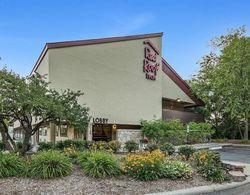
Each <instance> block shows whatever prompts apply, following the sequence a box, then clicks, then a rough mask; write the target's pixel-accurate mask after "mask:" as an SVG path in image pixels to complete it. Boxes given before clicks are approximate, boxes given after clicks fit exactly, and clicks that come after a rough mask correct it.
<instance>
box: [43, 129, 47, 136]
mask: <svg viewBox="0 0 250 195" xmlns="http://www.w3.org/2000/svg"><path fill="white" fill-rule="evenodd" d="M43 136H47V128H44V129H43Z"/></svg>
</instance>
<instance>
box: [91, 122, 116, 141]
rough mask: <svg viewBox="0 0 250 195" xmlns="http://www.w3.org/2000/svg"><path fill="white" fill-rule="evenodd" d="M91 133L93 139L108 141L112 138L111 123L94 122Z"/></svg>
mask: <svg viewBox="0 0 250 195" xmlns="http://www.w3.org/2000/svg"><path fill="white" fill-rule="evenodd" d="M92 135H93V138H92V139H93V140H94V141H107V142H108V141H110V140H112V125H111V124H94V125H93V126H92Z"/></svg>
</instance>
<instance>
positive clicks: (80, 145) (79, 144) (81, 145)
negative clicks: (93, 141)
mask: <svg viewBox="0 0 250 195" xmlns="http://www.w3.org/2000/svg"><path fill="white" fill-rule="evenodd" d="M71 146H73V147H74V148H75V149H76V150H84V149H86V147H85V146H86V140H65V141H58V142H57V143H56V145H55V148H56V149H58V150H62V151H63V149H64V148H69V147H71Z"/></svg>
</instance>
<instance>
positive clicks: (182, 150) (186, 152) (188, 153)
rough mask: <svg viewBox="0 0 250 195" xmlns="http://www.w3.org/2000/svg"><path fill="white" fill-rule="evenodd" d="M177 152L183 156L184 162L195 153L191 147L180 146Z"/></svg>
mask: <svg viewBox="0 0 250 195" xmlns="http://www.w3.org/2000/svg"><path fill="white" fill-rule="evenodd" d="M178 150H179V154H180V155H184V156H185V158H186V160H188V159H189V158H190V157H191V156H192V155H193V154H194V153H195V151H196V150H195V148H194V147H192V146H180V147H179V149H178Z"/></svg>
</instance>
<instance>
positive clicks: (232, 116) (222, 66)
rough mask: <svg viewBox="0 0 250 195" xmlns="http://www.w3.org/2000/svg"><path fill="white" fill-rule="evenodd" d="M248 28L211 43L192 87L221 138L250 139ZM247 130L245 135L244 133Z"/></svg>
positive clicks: (235, 31)
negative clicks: (249, 133)
mask: <svg viewBox="0 0 250 195" xmlns="http://www.w3.org/2000/svg"><path fill="white" fill-rule="evenodd" d="M245 32H246V29H245V27H241V28H239V29H236V30H233V31H231V32H229V33H228V34H226V35H222V36H220V37H216V38H214V39H213V40H212V41H211V43H212V44H211V45H212V51H211V52H210V53H209V54H207V55H205V56H204V57H203V58H202V59H201V61H200V67H201V68H200V70H199V72H198V74H196V75H195V76H194V77H193V79H192V82H191V87H192V89H193V91H194V93H196V94H197V95H198V96H199V97H200V98H201V99H202V100H203V101H204V102H205V108H204V113H205V117H206V120H207V121H209V122H211V123H212V124H213V126H215V128H216V130H217V131H216V134H217V136H218V137H224V136H227V137H228V138H233V139H235V138H236V136H237V137H240V138H243V137H244V138H245V139H248V129H249V116H250V114H249V113H250V101H249V97H250V96H249V94H250V85H249V75H250V38H249V37H247V36H246V34H245ZM242 130H244V132H242Z"/></svg>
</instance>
